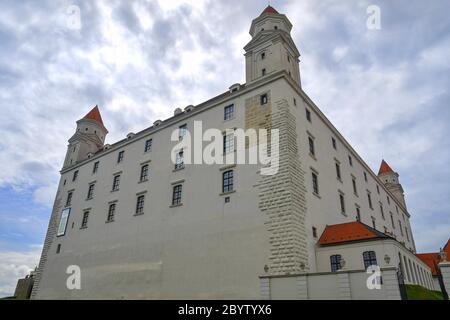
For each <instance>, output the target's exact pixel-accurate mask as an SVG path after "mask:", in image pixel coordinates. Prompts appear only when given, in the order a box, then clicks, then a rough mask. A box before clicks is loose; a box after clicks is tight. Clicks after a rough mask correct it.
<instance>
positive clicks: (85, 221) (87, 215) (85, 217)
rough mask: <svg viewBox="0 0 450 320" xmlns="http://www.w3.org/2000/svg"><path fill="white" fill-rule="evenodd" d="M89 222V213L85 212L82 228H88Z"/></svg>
mask: <svg viewBox="0 0 450 320" xmlns="http://www.w3.org/2000/svg"><path fill="white" fill-rule="evenodd" d="M88 220H89V211H85V212H83V220H82V221H81V228H82V229H84V228H87V226H88Z"/></svg>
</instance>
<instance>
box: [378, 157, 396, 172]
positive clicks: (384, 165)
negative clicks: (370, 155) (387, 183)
mask: <svg viewBox="0 0 450 320" xmlns="http://www.w3.org/2000/svg"><path fill="white" fill-rule="evenodd" d="M387 172H394V170H392V169H391V167H390V166H389V165H388V164H387V162H386V161H384V160H383V161H381V166H380V170H379V171H378V175H380V174H382V173H387Z"/></svg>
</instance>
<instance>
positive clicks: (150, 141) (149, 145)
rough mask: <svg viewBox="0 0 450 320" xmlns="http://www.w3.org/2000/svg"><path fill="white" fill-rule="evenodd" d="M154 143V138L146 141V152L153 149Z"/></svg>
mask: <svg viewBox="0 0 450 320" xmlns="http://www.w3.org/2000/svg"><path fill="white" fill-rule="evenodd" d="M152 144H153V139H148V140H147V141H145V152H150V151H152Z"/></svg>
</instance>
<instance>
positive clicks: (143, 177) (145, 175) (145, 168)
mask: <svg viewBox="0 0 450 320" xmlns="http://www.w3.org/2000/svg"><path fill="white" fill-rule="evenodd" d="M147 180H148V164H145V165H143V166H142V167H141V178H140V181H141V182H143V181H147Z"/></svg>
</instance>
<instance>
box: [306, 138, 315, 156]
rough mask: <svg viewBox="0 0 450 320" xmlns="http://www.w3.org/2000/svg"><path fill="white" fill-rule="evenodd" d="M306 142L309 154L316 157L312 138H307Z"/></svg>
mask: <svg viewBox="0 0 450 320" xmlns="http://www.w3.org/2000/svg"><path fill="white" fill-rule="evenodd" d="M308 142H309V153H310V154H311V155H312V156H315V155H316V150H315V147H314V139H313V138H312V137H308Z"/></svg>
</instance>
